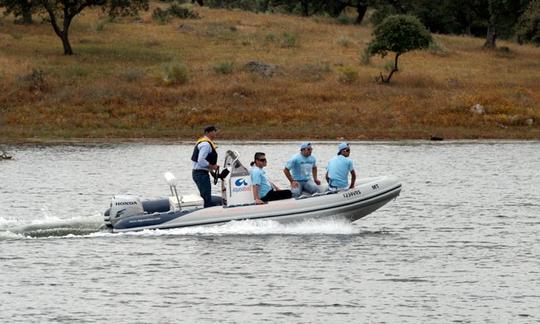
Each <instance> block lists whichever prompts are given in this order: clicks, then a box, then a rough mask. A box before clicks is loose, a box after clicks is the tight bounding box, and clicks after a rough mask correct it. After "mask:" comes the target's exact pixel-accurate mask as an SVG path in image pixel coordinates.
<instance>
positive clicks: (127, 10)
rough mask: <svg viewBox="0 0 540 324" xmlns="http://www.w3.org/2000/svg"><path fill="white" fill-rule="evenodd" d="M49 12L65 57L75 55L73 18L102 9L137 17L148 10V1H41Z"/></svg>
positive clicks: (116, 14) (115, 13) (113, 14)
mask: <svg viewBox="0 0 540 324" xmlns="http://www.w3.org/2000/svg"><path fill="white" fill-rule="evenodd" d="M39 1H40V3H41V5H42V6H43V7H44V8H45V10H46V11H47V13H48V15H49V18H50V22H51V25H52V27H53V30H54V32H55V33H56V35H58V37H59V38H60V39H61V40H62V45H63V47H64V54H65V55H73V49H72V48H71V44H70V42H69V27H70V26H71V22H72V21H73V18H75V16H77V15H78V14H79V13H81V11H83V10H84V9H85V8H89V7H101V8H102V9H103V11H106V12H108V13H109V15H111V16H127V15H135V14H137V12H138V11H139V10H140V9H144V10H148V0H39Z"/></svg>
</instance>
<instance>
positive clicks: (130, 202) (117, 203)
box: [114, 201, 137, 206]
mask: <svg viewBox="0 0 540 324" xmlns="http://www.w3.org/2000/svg"><path fill="white" fill-rule="evenodd" d="M114 204H115V205H116V206H122V205H137V202H136V201H118V202H115V203H114Z"/></svg>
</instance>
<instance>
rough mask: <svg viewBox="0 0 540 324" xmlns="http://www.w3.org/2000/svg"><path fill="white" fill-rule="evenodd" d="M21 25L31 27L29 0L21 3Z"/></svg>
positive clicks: (30, 4) (30, 5)
mask: <svg viewBox="0 0 540 324" xmlns="http://www.w3.org/2000/svg"><path fill="white" fill-rule="evenodd" d="M21 11H22V23H23V24H25V25H31V24H32V23H33V21H32V3H31V2H30V1H29V0H23V1H21Z"/></svg>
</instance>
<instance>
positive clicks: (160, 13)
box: [152, 7, 171, 24]
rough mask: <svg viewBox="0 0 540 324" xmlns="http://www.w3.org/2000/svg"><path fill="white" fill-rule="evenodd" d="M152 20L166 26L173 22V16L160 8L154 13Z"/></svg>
mask: <svg viewBox="0 0 540 324" xmlns="http://www.w3.org/2000/svg"><path fill="white" fill-rule="evenodd" d="M152 19H154V20H155V21H156V22H158V23H159V24H166V23H168V22H169V21H171V16H170V15H169V13H168V12H167V10H163V9H161V8H159V7H158V8H156V9H154V11H152Z"/></svg>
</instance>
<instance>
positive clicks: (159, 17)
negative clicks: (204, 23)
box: [152, 4, 201, 24]
mask: <svg viewBox="0 0 540 324" xmlns="http://www.w3.org/2000/svg"><path fill="white" fill-rule="evenodd" d="M174 17H176V18H180V19H199V18H201V17H200V16H199V14H198V13H197V12H196V11H193V10H190V9H189V8H186V7H183V6H179V5H177V4H172V5H171V6H170V7H169V8H167V9H166V10H163V9H161V8H159V7H158V8H156V9H154V11H153V12H152V18H153V19H154V20H155V21H157V22H158V23H160V24H166V23H168V22H169V21H170V20H171V19H172V18H174Z"/></svg>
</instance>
